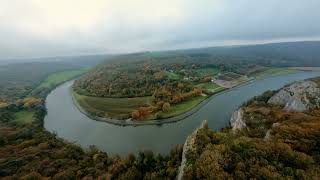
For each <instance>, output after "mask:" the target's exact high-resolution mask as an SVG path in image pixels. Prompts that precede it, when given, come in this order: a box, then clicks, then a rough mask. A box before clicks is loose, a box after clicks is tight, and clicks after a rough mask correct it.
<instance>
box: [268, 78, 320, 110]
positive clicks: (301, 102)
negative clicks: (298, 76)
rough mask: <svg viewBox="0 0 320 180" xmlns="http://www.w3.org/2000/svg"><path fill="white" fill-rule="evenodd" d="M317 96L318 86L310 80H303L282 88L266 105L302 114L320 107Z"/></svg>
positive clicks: (319, 100)
mask: <svg viewBox="0 0 320 180" xmlns="http://www.w3.org/2000/svg"><path fill="white" fill-rule="evenodd" d="M319 96H320V89H319V87H318V85H317V84H316V83H315V82H313V81H311V80H305V81H299V82H295V83H293V84H291V85H289V86H287V87H284V88H282V89H281V90H280V91H279V92H278V93H276V94H275V95H274V96H272V97H271V98H270V99H269V101H268V103H269V104H273V105H281V106H284V110H285V111H288V112H304V111H307V110H310V109H313V108H316V107H320V106H319V105H320V98H319Z"/></svg>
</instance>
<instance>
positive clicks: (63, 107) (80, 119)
mask: <svg viewBox="0 0 320 180" xmlns="http://www.w3.org/2000/svg"><path fill="white" fill-rule="evenodd" d="M315 76H320V73H314V72H304V73H297V74H290V75H285V76H278V77H271V78H268V79H264V80H259V81H256V82H253V83H251V84H248V85H245V86H242V87H239V88H236V89H234V90H232V91H229V92H226V93H224V94H221V95H218V96H215V97H213V98H212V99H211V100H210V102H209V103H207V104H206V105H204V106H203V107H202V108H201V109H200V110H199V111H198V112H196V113H195V114H193V115H192V116H190V117H188V118H186V119H184V120H182V121H179V122H177V123H171V124H164V125H162V126H156V125H155V126H150V125H148V126H139V127H121V126H116V125H111V124H108V123H104V122H98V121H94V120H91V119H89V118H88V117H86V116H85V115H83V114H82V113H81V112H80V111H79V110H78V109H77V108H76V107H75V106H74V105H73V102H72V98H71V96H70V94H69V88H70V86H71V85H72V83H73V82H67V83H65V84H63V85H61V86H59V87H58V88H57V89H55V90H54V91H52V92H51V93H50V94H49V96H48V97H47V100H46V106H47V110H48V115H47V116H46V117H45V123H44V125H45V128H46V129H47V130H49V131H50V132H55V133H57V134H58V136H59V137H62V138H64V139H66V140H68V141H70V142H75V143H77V144H80V145H82V146H83V147H88V146H89V145H95V146H97V147H98V148H99V149H101V150H104V151H106V152H108V153H118V154H122V155H125V154H127V153H129V152H132V153H136V152H138V151H140V150H146V149H148V150H153V151H154V152H159V153H168V152H169V151H170V149H171V148H172V147H173V146H174V145H175V144H182V143H184V141H185V139H186V137H187V136H188V135H189V134H190V133H192V131H193V130H194V129H195V128H196V127H198V126H199V125H200V124H201V122H202V121H203V120H205V119H206V120H208V122H209V126H210V128H212V129H214V130H219V129H221V128H223V127H225V126H226V125H228V123H229V119H230V116H231V113H232V112H233V111H235V110H236V109H237V108H238V107H239V106H240V105H241V104H242V103H243V102H245V101H247V100H248V99H250V98H251V97H253V96H256V95H259V94H261V93H263V92H264V91H266V90H268V89H278V88H280V87H282V86H283V85H285V84H288V83H290V82H293V81H296V80H302V79H306V78H310V77H315Z"/></svg>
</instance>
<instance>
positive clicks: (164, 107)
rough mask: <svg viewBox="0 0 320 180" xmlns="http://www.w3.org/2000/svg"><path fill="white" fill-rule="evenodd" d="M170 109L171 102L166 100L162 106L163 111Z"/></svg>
mask: <svg viewBox="0 0 320 180" xmlns="http://www.w3.org/2000/svg"><path fill="white" fill-rule="evenodd" d="M169 110H170V103H168V102H165V103H164V104H163V106H162V111H163V112H168V111H169Z"/></svg>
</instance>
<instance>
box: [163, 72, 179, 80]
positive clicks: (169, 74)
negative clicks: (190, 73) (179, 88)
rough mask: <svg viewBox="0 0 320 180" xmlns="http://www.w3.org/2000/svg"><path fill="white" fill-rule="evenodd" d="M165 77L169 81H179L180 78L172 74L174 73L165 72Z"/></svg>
mask: <svg viewBox="0 0 320 180" xmlns="http://www.w3.org/2000/svg"><path fill="white" fill-rule="evenodd" d="M166 75H167V77H168V78H169V79H173V80H179V79H181V77H180V76H179V75H178V74H176V73H174V72H169V71H166Z"/></svg>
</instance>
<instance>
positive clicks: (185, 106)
mask: <svg viewBox="0 0 320 180" xmlns="http://www.w3.org/2000/svg"><path fill="white" fill-rule="evenodd" d="M205 99H206V97H204V96H198V97H194V98H192V99H191V100H189V101H185V102H181V103H179V104H176V105H172V106H171V108H170V110H169V112H162V111H160V112H158V113H157V115H156V117H158V118H169V117H174V116H177V115H180V114H182V113H185V112H187V111H189V110H191V109H192V108H194V107H195V106H197V105H198V104H199V103H200V102H202V101H203V100H205Z"/></svg>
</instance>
